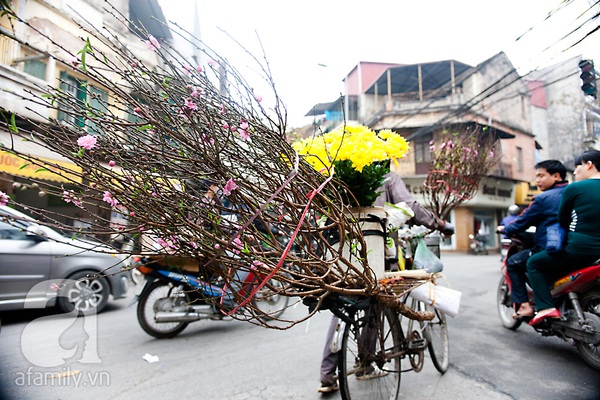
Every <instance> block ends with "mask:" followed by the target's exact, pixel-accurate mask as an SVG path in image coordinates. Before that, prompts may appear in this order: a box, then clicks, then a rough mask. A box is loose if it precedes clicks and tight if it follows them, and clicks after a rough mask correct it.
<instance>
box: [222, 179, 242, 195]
mask: <svg viewBox="0 0 600 400" xmlns="http://www.w3.org/2000/svg"><path fill="white" fill-rule="evenodd" d="M238 187H239V186H238V185H237V184H236V183H235V182H234V181H233V179H229V180H228V181H227V183H226V184H225V187H223V193H224V194H225V195H226V196H229V195H230V194H231V192H233V191H234V190H236V189H237V188H238Z"/></svg>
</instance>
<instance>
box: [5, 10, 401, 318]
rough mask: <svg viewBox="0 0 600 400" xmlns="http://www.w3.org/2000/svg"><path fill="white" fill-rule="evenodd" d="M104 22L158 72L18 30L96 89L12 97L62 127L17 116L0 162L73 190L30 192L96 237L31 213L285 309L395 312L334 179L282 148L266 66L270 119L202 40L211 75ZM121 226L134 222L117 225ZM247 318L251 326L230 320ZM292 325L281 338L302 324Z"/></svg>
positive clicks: (109, 41) (111, 53)
mask: <svg viewBox="0 0 600 400" xmlns="http://www.w3.org/2000/svg"><path fill="white" fill-rule="evenodd" d="M107 11H108V12H110V13H111V14H112V15H113V16H114V17H115V21H117V23H119V22H118V21H121V22H120V23H121V24H122V29H123V31H128V32H127V35H128V36H132V35H137V40H138V42H139V43H142V42H143V43H144V45H143V48H144V49H147V50H146V52H150V53H152V54H153V55H155V59H156V60H157V62H156V63H154V64H149V63H148V61H147V59H148V57H145V58H143V57H140V56H139V55H136V54H135V52H134V51H133V49H134V48H135V47H136V46H131V45H130V46H126V45H124V43H123V42H122V39H123V37H124V36H123V34H122V33H119V32H118V31H117V30H109V29H105V30H104V31H103V32H99V31H97V30H95V29H94V28H92V26H91V25H89V26H87V25H84V24H81V25H80V28H81V30H82V32H85V34H83V35H82V38H81V50H80V51H79V52H77V53H75V52H70V51H69V49H67V48H63V47H62V45H61V43H57V42H56V41H54V40H53V38H52V37H49V36H47V35H45V34H44V33H43V32H42V31H40V30H38V29H37V28H36V26H35V25H34V24H31V23H29V22H27V21H23V20H21V19H19V18H18V16H15V15H13V16H12V18H13V21H16V22H15V23H18V24H24V25H25V26H27V27H28V29H29V37H27V36H26V37H17V36H13V39H14V40H17V41H19V42H21V43H23V44H24V43H26V42H28V43H32V42H33V41H31V40H29V41H28V39H30V38H31V36H32V35H33V36H35V37H36V40H35V42H36V43H39V42H41V40H42V38H43V39H44V40H45V41H46V43H45V44H44V46H43V47H44V48H49V49H53V50H52V51H51V52H52V53H54V54H57V53H58V50H60V51H62V52H63V53H64V54H65V57H64V58H63V59H62V60H57V62H61V63H62V64H63V65H64V66H67V67H69V68H71V69H72V71H73V72H74V73H76V74H77V76H79V77H81V81H82V82H83V81H85V82H86V84H85V85H82V86H81V87H80V88H78V89H77V90H75V89H74V88H72V87H70V86H69V85H71V82H69V81H61V82H60V84H59V85H57V86H56V87H44V88H39V89H40V90H41V91H42V92H43V94H42V95H36V94H35V93H34V92H31V93H29V94H18V93H16V94H14V95H15V96H20V97H21V100H23V101H29V102H32V103H33V104H35V105H36V106H39V105H42V106H44V107H47V108H50V109H54V110H56V113H57V115H59V116H62V118H59V119H47V118H45V117H44V116H42V115H40V117H39V118H38V119H35V120H34V119H32V120H29V121H23V120H21V119H19V118H17V117H16V116H15V115H12V116H7V118H6V128H7V129H8V130H9V131H10V132H11V137H12V139H11V140H9V141H5V142H4V143H2V150H4V151H9V152H12V153H14V154H16V155H18V156H19V157H21V158H23V159H25V160H27V163H30V164H31V165H35V166H36V167H37V168H39V170H40V171H47V170H51V171H52V172H53V173H55V174H58V175H60V176H61V177H62V178H63V179H65V180H67V181H69V183H68V184H51V183H50V182H48V181H45V180H37V181H36V180H35V179H34V181H36V182H35V183H36V185H39V187H40V188H41V189H40V190H43V191H44V192H45V193H46V194H47V195H53V196H56V197H58V198H60V199H61V201H63V202H65V204H66V203H70V204H73V205H75V206H76V207H79V208H80V209H81V213H80V214H81V215H85V216H89V217H91V218H87V219H86V221H87V222H88V224H89V226H88V227H87V228H79V229H76V230H74V228H73V226H72V225H68V224H66V223H63V222H60V221H62V220H64V219H62V218H60V217H61V215H59V214H58V213H55V214H52V212H51V211H48V210H41V209H40V210H35V209H33V208H32V207H28V208H29V211H30V212H34V213H35V212H37V213H38V214H40V215H42V214H43V216H44V221H45V222H43V223H45V224H48V225H52V226H55V227H58V228H61V229H62V230H65V231H71V232H72V233H73V234H74V235H79V234H85V235H94V236H95V237H97V238H98V237H102V238H105V239H106V240H109V239H110V238H114V237H115V235H127V236H130V237H132V238H134V239H138V238H144V240H141V241H139V242H141V243H142V245H141V246H142V248H140V249H138V251H141V252H147V253H152V254H159V255H164V256H172V255H176V256H178V257H188V258H190V259H193V260H194V261H195V262H197V264H198V265H199V268H200V272H199V273H200V275H202V276H211V277H221V278H223V279H224V280H225V282H229V283H233V281H234V280H235V276H236V273H237V272H243V271H249V270H250V269H258V270H259V271H260V272H261V273H262V274H264V275H266V276H269V277H271V276H273V277H275V278H276V279H279V280H281V281H284V282H285V285H283V286H282V288H279V290H283V291H284V292H283V293H282V294H284V295H288V296H300V298H305V297H311V298H313V299H314V300H316V301H317V303H319V302H320V301H321V300H322V299H323V298H324V297H326V296H327V295H328V294H329V293H331V292H335V293H338V294H343V295H365V296H376V297H377V296H380V297H381V298H382V299H384V300H385V301H386V302H387V303H390V294H389V293H384V292H381V291H382V290H383V289H382V287H381V286H379V285H378V282H377V279H376V277H375V276H374V275H373V272H372V270H371V269H370V268H369V267H368V265H367V262H366V260H367V257H366V251H367V249H366V246H364V240H363V237H362V234H361V232H360V229H359V228H358V227H357V226H356V224H354V223H351V222H350V221H349V220H348V219H347V218H346V217H345V216H344V214H343V211H344V206H343V204H344V203H345V201H344V199H342V198H340V195H339V194H338V192H337V191H336V190H335V189H334V186H333V185H331V184H330V182H331V179H335V177H330V178H327V177H325V176H323V175H321V174H320V173H319V172H317V171H316V170H315V169H314V168H313V167H312V166H311V165H309V164H308V163H306V162H305V161H304V160H302V159H299V157H298V155H297V153H296V152H295V151H294V150H293V149H292V147H291V146H290V145H289V144H288V142H287V141H286V138H285V115H283V114H284V113H285V108H284V107H283V106H282V104H281V103H280V100H279V97H278V96H277V93H276V91H275V86H274V84H273V80H272V79H271V76H270V72H269V69H268V64H266V65H265V66H263V64H261V63H260V62H259V61H258V60H257V59H256V58H253V59H254V60H255V61H256V63H257V65H259V66H260V70H261V71H262V73H263V74H264V76H263V77H264V79H265V80H266V81H267V82H269V84H270V88H271V89H272V91H273V93H274V98H275V104H274V106H273V107H271V108H270V109H266V108H264V106H263V103H262V102H261V100H262V99H261V97H260V96H259V95H258V94H257V93H254V90H253V89H252V88H251V86H250V84H248V83H247V82H246V81H245V79H244V78H243V77H242V75H241V74H240V73H239V72H238V70H236V68H234V67H233V66H232V65H230V63H229V62H228V61H227V60H226V59H225V58H223V57H221V56H219V54H217V53H216V52H214V51H213V50H212V49H210V48H208V47H207V46H205V45H204V44H202V43H201V42H200V41H199V40H197V39H196V40H193V41H191V42H193V43H196V44H198V45H197V50H198V51H202V52H203V53H204V54H206V55H207V60H208V61H207V63H206V65H201V64H194V63H192V62H190V61H189V60H186V58H185V57H183V56H182V55H181V54H179V53H178V52H177V50H176V49H175V48H173V47H171V46H170V45H169V44H168V43H164V42H159V41H158V40H157V39H155V38H154V37H152V36H150V35H148V34H147V33H144V31H143V29H142V28H141V27H136V28H135V29H134V30H132V29H131V27H132V26H133V23H132V22H131V21H127V20H126V19H125V18H124V16H123V15H120V14H118V12H117V11H116V10H114V9H112V8H109V9H108V10H107ZM140 32H141V33H140ZM182 37H188V36H187V33H185V32H184V33H183V34H182ZM41 47H42V46H40V48H41ZM241 48H242V49H243V47H241ZM46 54H48V55H50V53H46ZM97 88H101V89H103V90H105V91H106V92H108V94H109V95H108V98H103V97H102V96H100V95H98V91H97V90H95V89H97ZM78 90H79V91H81V90H83V91H85V92H86V93H85V94H86V95H85V96H81V93H80V92H79V91H78ZM82 98H85V99H89V100H88V101H85V100H82ZM33 109H34V108H32V110H33ZM25 122H27V123H25ZM21 140H25V141H29V142H34V143H36V144H38V145H40V146H43V147H46V148H48V149H50V150H52V151H53V152H56V153H58V154H60V155H61V156H63V157H64V158H66V159H68V160H69V161H70V162H71V163H72V164H73V165H75V166H76V167H69V166H66V165H67V164H59V163H53V162H49V161H47V160H42V159H40V158H39V157H35V156H31V155H28V154H26V153H25V152H21V151H19V149H18V146H16V145H15V144H16V142H17V141H21ZM338 184H339V182H338ZM111 212H112V213H114V212H118V213H120V214H122V215H124V216H125V217H126V221H124V222H123V223H121V224H114V223H113V224H111V223H110V215H111ZM69 217H71V216H69ZM319 222H320V223H319ZM332 234H334V236H336V237H338V238H339V240H340V242H342V243H344V242H352V243H358V244H361V245H359V246H352V249H360V250H356V251H357V252H360V254H356V257H358V259H360V260H364V261H363V263H364V265H362V266H361V265H360V264H361V263H358V264H359V265H357V258H356V257H355V258H354V259H353V260H352V261H351V260H348V259H346V258H344V257H343V256H342V255H341V254H340V253H341V252H339V251H338V250H337V249H339V248H342V247H343V244H342V246H340V245H335V246H332V245H331V244H330V243H329V242H328V240H327V239H328V238H329V237H330V236H331V235H332ZM148 239H150V240H148ZM148 242H149V243H151V244H150V245H149V246H144V243H148ZM115 251H125V250H121V249H119V248H115ZM273 289H278V288H273ZM237 300H238V301H240V302H241V301H243V300H244V299H241V298H238V299H237ZM398 306H400V305H398ZM317 309H318V308H317ZM251 311H252V310H250V314H252V312H251ZM240 315H242V317H243V318H251V317H252V315H247V314H246V315H243V314H236V315H234V316H237V317H240ZM284 315H285V314H284ZM309 316H310V314H309V315H308V316H307V317H306V318H308V317H309ZM287 322H289V324H288V325H285V326H291V325H292V324H294V323H297V322H299V321H287ZM259 323H263V322H259ZM278 327H281V325H278Z"/></svg>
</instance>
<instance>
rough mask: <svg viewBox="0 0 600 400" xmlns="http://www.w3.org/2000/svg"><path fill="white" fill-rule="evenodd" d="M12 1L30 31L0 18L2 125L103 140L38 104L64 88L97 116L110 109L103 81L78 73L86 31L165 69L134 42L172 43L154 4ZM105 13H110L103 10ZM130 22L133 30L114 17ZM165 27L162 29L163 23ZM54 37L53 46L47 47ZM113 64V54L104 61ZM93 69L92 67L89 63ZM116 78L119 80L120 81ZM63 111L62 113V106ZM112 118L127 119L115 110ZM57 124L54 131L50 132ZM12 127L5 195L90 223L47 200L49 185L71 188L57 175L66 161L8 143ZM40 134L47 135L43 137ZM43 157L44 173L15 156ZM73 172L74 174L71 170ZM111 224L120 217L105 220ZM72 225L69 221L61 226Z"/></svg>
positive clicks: (84, 124) (94, 130) (29, 145)
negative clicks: (145, 37) (140, 31)
mask: <svg viewBox="0 0 600 400" xmlns="http://www.w3.org/2000/svg"><path fill="white" fill-rule="evenodd" d="M110 4H111V6H112V7H114V8H113V9H110V7H109V6H107V3H106V2H104V1H101V0H69V1H62V0H27V1H26V0H12V1H10V5H11V8H12V10H14V12H15V13H16V15H18V16H19V18H22V19H23V20H25V21H27V22H28V24H29V26H27V25H25V24H23V23H19V22H18V21H17V20H16V19H11V18H9V16H8V15H5V16H3V17H2V18H0V33H1V34H0V79H1V80H2V82H3V85H2V90H0V114H2V117H3V119H4V121H11V124H13V127H14V129H19V128H26V129H27V130H33V131H36V129H39V125H40V124H42V125H44V126H45V127H46V128H47V129H60V124H61V121H65V120H69V121H73V122H75V123H76V124H77V125H78V126H79V127H81V129H83V130H86V131H87V132H88V133H90V134H95V135H102V134H103V133H102V132H101V131H99V129H98V127H96V126H94V124H92V123H90V122H89V121H86V120H85V119H84V118H81V116H77V115H75V114H67V113H65V112H58V111H57V110H56V107H52V104H47V103H43V102H41V101H39V99H40V98H43V96H42V95H43V89H44V88H47V87H53V88H60V89H61V90H63V91H65V92H69V93H72V94H73V95H74V96H75V97H76V98H77V100H78V103H79V104H78V106H79V107H83V105H85V104H89V105H90V106H91V107H93V108H94V109H102V107H110V104H111V98H112V97H113V96H115V94H114V93H111V92H110V91H109V90H108V89H107V88H106V87H104V86H103V85H102V84H101V83H100V82H95V81H89V78H85V77H84V75H83V74H81V73H80V70H79V68H80V64H79V63H78V62H76V61H75V60H76V56H77V54H78V52H80V51H81V50H82V48H83V47H84V46H85V39H84V38H86V37H89V36H90V35H89V34H88V33H86V30H87V29H97V30H99V31H101V32H104V33H105V34H106V35H111V36H112V37H116V38H118V40H119V41H120V42H121V43H122V44H123V46H126V47H127V49H128V50H129V51H131V52H132V53H133V54H135V56H136V57H137V58H138V59H139V60H140V62H143V63H149V64H151V65H157V64H160V60H159V59H157V57H156V55H155V53H153V52H151V51H147V48H146V45H144V43H143V42H142V41H141V40H140V39H139V38H138V37H136V35H135V33H134V32H135V29H136V28H135V27H136V26H143V27H144V28H145V29H146V30H147V31H148V32H149V33H150V34H152V35H153V36H154V37H156V38H159V39H161V40H170V39H171V34H170V31H169V29H167V28H166V25H164V22H165V21H164V17H163V14H162V11H161V9H160V7H159V6H158V3H157V1H156V0H115V1H111V2H110ZM106 8H108V10H107V9H106ZM119 14H120V15H123V16H126V17H127V18H129V19H130V20H131V23H123V22H122V21H120V20H119V19H117V18H115V16H117V15H119ZM161 20H162V23H161V22H160V21H161ZM48 38H50V39H51V40H49V39H48ZM93 45H94V48H95V49H96V50H97V51H102V50H104V46H103V43H101V41H94V43H93ZM107 57H110V54H109V55H107ZM88 62H90V63H91V62H93V61H92V60H88ZM112 79H114V80H115V81H118V79H119V78H118V76H117V75H115V76H114V77H113V78H112ZM62 108H63V109H64V107H62ZM111 112H127V111H124V110H120V111H119V110H111ZM49 121H55V123H56V126H54V127H52V123H50V122H49ZM8 126H9V128H8V129H6V126H5V127H4V128H0V191H3V192H4V193H7V194H8V195H9V196H11V197H13V199H14V200H15V201H16V202H18V203H22V204H25V205H28V206H31V207H35V208H39V209H44V210H52V211H56V212H57V213H59V214H63V215H67V216H72V217H73V221H72V223H73V224H79V223H82V222H81V221H83V223H85V219H86V216H85V215H78V214H77V213H78V212H79V208H77V207H75V206H74V205H73V204H68V203H66V202H65V201H63V200H62V199H59V198H57V197H56V196H51V195H47V194H46V193H45V191H44V185H46V184H48V185H50V184H52V185H54V186H56V185H61V186H62V187H64V189H65V190H68V189H69V188H70V186H69V181H70V179H73V177H69V176H65V175H60V174H56V173H53V172H52V170H53V168H52V166H53V165H57V164H58V165H67V164H69V161H68V160H67V159H66V158H64V157H62V156H61V155H59V154H57V153H55V152H53V151H51V150H49V149H48V148H45V147H42V146H41V145H39V144H36V143H35V140H31V141H15V140H13V139H11V135H10V132H9V129H10V124H9V125H8ZM40 134H42V133H41V132H40ZM11 149H14V150H17V151H18V152H20V153H24V154H29V155H31V156H35V157H39V158H41V159H42V160H44V161H45V162H47V164H46V165H45V168H43V169H42V168H40V167H39V166H34V165H30V164H29V163H28V162H27V161H25V160H23V159H21V158H19V157H18V156H16V155H14V154H12V153H11V151H10V150H11ZM69 168H72V169H75V170H77V167H75V166H74V165H70V166H69ZM105 218H106V220H107V221H111V220H112V219H117V218H119V216H118V215H106V216H105ZM61 222H69V221H61Z"/></svg>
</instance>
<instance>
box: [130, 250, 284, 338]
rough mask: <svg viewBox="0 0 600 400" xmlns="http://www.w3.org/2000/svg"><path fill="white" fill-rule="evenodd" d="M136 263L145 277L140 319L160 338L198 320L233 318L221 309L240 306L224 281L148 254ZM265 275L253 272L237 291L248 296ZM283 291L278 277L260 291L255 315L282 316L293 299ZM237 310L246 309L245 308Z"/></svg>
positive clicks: (140, 293)
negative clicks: (154, 258)
mask: <svg viewBox="0 0 600 400" xmlns="http://www.w3.org/2000/svg"><path fill="white" fill-rule="evenodd" d="M166 260H167V261H168V259H166ZM136 263H137V270H138V271H139V272H140V273H141V274H142V275H143V276H144V280H143V281H141V282H140V283H138V285H137V287H136V292H135V295H136V298H137V302H138V305H137V318H138V322H139V324H140V326H141V327H142V329H143V330H144V331H145V332H146V333H148V334H149V335H151V336H154V337H156V338H159V339H164V338H172V337H175V336H177V335H178V334H179V333H181V332H182V331H183V330H184V329H185V328H186V327H187V326H188V325H189V323H191V322H194V321H201V320H208V319H210V320H218V321H222V320H231V319H232V318H226V317H225V314H224V313H223V312H222V311H221V310H222V309H223V308H226V309H230V310H234V309H235V308H237V306H236V305H235V304H234V302H233V301H232V300H229V299H230V298H231V294H228V293H227V291H226V290H225V289H224V286H225V285H224V282H222V281H221V280H218V279H208V280H205V279H201V278H200V277H199V276H198V273H194V272H191V271H187V270H185V269H181V268H179V267H176V266H175V265H168V262H158V261H157V260H153V259H152V258H148V257H144V258H138V259H137V260H136ZM176 264H180V263H179V262H177V263H176ZM261 278H262V279H261ZM264 278H265V277H262V276H260V275H257V274H256V273H253V272H250V273H249V274H248V275H247V276H246V278H244V279H243V282H241V284H240V285H239V287H237V288H236V289H235V290H236V291H237V292H238V294H239V295H240V296H242V298H246V297H247V296H250V295H251V294H252V293H253V292H254V291H255V289H256V288H257V287H258V285H260V283H261V282H262V280H264ZM283 290H284V283H283V282H281V281H279V280H277V279H274V278H271V279H269V280H268V282H267V283H266V284H265V285H264V286H262V287H261V288H260V289H259V290H257V291H256V293H255V294H254V296H253V297H252V299H251V301H250V304H251V308H252V312H253V313H254V314H255V316H256V317H258V318H260V319H261V320H263V321H269V320H273V319H277V318H279V317H280V316H281V314H282V313H283V312H284V310H285V308H286V307H287V305H288V302H289V297H288V296H284V295H283V294H281V293H282V292H283ZM237 312H244V308H240V309H239V310H238V311H237Z"/></svg>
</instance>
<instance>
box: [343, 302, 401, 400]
mask: <svg viewBox="0 0 600 400" xmlns="http://www.w3.org/2000/svg"><path fill="white" fill-rule="evenodd" d="M354 320H355V322H356V323H355V324H346V328H345V329H344V335H343V337H342V348H341V349H340V353H339V356H338V373H339V376H338V379H339V383H340V394H341V396H342V399H345V400H350V399H370V400H377V399H381V400H383V399H385V400H390V399H391V400H395V399H397V398H398V395H399V394H400V373H401V368H400V361H401V354H402V351H401V335H402V332H401V328H400V325H399V322H398V317H397V314H396V313H395V312H393V311H392V310H390V309H389V308H387V307H382V306H380V305H378V304H373V305H371V307H370V308H368V309H367V310H364V311H362V310H361V311H358V312H357V313H356V315H355V317H354Z"/></svg>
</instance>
